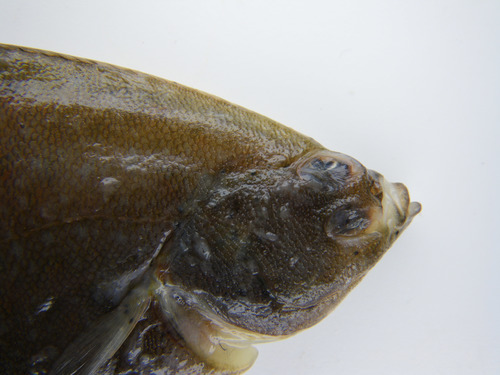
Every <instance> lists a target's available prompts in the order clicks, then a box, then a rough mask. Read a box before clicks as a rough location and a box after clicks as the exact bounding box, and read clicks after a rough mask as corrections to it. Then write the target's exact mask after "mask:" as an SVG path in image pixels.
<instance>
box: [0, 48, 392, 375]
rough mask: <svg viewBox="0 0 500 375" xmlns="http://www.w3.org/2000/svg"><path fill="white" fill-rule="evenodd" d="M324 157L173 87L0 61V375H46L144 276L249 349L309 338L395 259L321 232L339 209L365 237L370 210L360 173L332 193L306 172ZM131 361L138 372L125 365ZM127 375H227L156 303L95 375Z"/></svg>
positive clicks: (46, 56)
mask: <svg viewBox="0 0 500 375" xmlns="http://www.w3.org/2000/svg"><path fill="white" fill-rule="evenodd" d="M323 151H324V148H323V147H322V146H321V145H319V144H318V143H317V142H315V141H314V140H312V139H310V138H308V137H305V136H303V135H301V134H298V133H296V132H295V131H293V130H291V129H289V128H287V127H284V126H283V125H280V124H278V123H276V122H274V121H272V120H270V119H267V118H265V117H263V116H260V115H258V114H256V113H254V112H251V111H248V110H246V109H243V108H241V107H238V106H235V105H233V104H231V103H228V102H226V101H224V100H221V99H219V98H216V97H213V96H210V95H208V94H205V93H202V92H199V91H196V90H193V89H190V88H186V87H183V86H181V85H179V84H176V83H174V82H169V81H166V80H163V79H160V78H156V77H152V76H149V75H146V74H143V73H139V72H135V71H131V70H127V69H123V68H118V67H115V66H111V65H107V64H103V63H98V62H93V61H88V60H84V59H79V58H74V57H69V56H63V55H59V54H55V53H51V52H45V51H39V50H33V49H27V48H21V47H14V46H6V45H2V46H0V180H1V184H0V202H1V206H0V290H1V301H0V372H1V373H10V374H24V373H28V372H29V371H31V372H35V371H38V372H39V373H48V372H49V371H50V369H51V367H52V366H53V364H54V362H55V361H56V360H57V358H58V357H59V356H60V355H61V353H62V352H63V351H64V349H65V348H66V347H67V346H68V345H69V344H70V343H72V342H73V341H74V340H75V339H76V338H77V337H78V336H79V335H80V334H81V333H82V332H84V331H85V329H86V328H88V327H89V326H91V325H92V323H93V322H95V321H96V320H98V319H99V318H100V317H102V316H103V315H105V314H106V313H108V312H109V311H112V310H113V308H115V307H116V306H117V305H118V304H119V303H120V301H121V299H122V298H123V297H124V296H125V295H126V294H127V292H128V291H129V290H130V289H131V288H133V287H134V285H136V284H137V283H138V280H140V279H141V278H143V277H144V274H154V275H156V276H157V277H158V279H159V280H161V281H162V282H164V283H169V284H172V285H176V286H179V288H181V289H182V290H183V291H187V293H191V292H192V293H194V294H195V295H196V296H197V298H199V299H200V300H202V301H203V302H204V303H206V304H207V306H209V307H210V308H211V309H212V310H213V311H214V312H215V313H216V314H218V315H219V316H220V317H222V319H224V320H225V321H228V322H231V323H232V324H235V325H237V326H239V327H242V328H245V329H248V330H250V331H254V332H258V333H262V334H267V335H288V334H292V333H295V332H297V331H298V330H301V329H304V328H307V327H309V326H311V325H313V324H315V323H317V322H318V321H319V320H320V319H322V318H323V317H324V316H325V315H326V314H327V313H328V312H329V311H331V310H332V309H333V308H334V307H335V305H336V304H337V303H338V302H339V301H340V300H341V299H342V297H343V296H345V294H346V293H347V292H348V291H349V290H350V289H351V288H352V287H353V286H354V285H355V284H356V283H357V282H359V280H360V279H361V278H362V276H363V275H364V274H365V273H366V272H367V270H368V269H369V268H371V267H372V266H373V265H374V264H375V263H376V261H377V260H378V259H379V258H380V257H381V256H382V254H383V253H384V252H385V250H386V249H387V248H388V247H389V245H390V242H391V241H392V240H390V239H389V238H388V237H387V236H386V235H385V234H384V233H382V234H378V235H374V236H369V237H367V238H365V239H364V240H363V241H362V242H358V241H353V240H352V239H354V238H355V235H357V234H359V233H357V232H356V231H355V230H353V231H354V232H353V234H352V236H351V237H350V235H351V233H348V232H349V231H351V229H342V228H338V225H337V227H335V225H336V224H338V223H334V224H335V225H334V227H335V228H336V229H334V233H333V234H332V231H331V228H330V229H328V228H329V227H328V225H329V224H328V223H331V220H332V219H331V218H332V215H335V213H336V212H338V211H339V210H342V209H343V208H344V207H349V209H354V210H356V212H357V213H358V214H359V215H361V213H364V214H366V215H365V216H366V217H365V220H366V221H369V220H370V213H372V212H373V211H374V210H378V209H380V206H381V201H380V196H379V193H380V191H379V189H378V188H377V185H376V181H375V180H374V179H373V177H372V176H371V175H370V174H369V173H368V172H367V171H366V169H364V167H362V166H361V165H360V164H359V163H357V162H356V161H355V160H353V159H348V161H347V162H346V165H347V166H348V168H347V169H346V171H347V172H346V173H349V172H348V170H349V168H351V167H352V166H356V168H358V169H359V170H360V171H361V172H359V173H357V174H356V175H355V176H351V177H352V178H346V179H345V180H343V181H342V182H339V181H337V180H336V179H335V178H333V177H332V176H330V175H329V172H328V171H323V170H321V169H322V168H321V166H319V167H318V166H317V165H316V164H315V165H316V166H313V167H311V165H312V164H311V163H316V162H317V161H318V158H316V157H314V155H315V153H321V152H323ZM311 155H312V156H311ZM346 158H347V157H346ZM311 168H312V169H311ZM314 168H317V169H318V170H317V171H315V170H314ZM301 171H305V172H303V173H301ZM334 217H336V216H334ZM340 224H342V225H343V224H344V223H340ZM340 224H339V225H340ZM337 234H338V235H339V236H338V237H337V236H336V235H337ZM148 262H151V264H150V265H149V266H148V264H149V263H148ZM144 265H146V266H144ZM141 266H142V268H141ZM139 269H140V271H138V270H139ZM124 275H125V276H124ZM127 275H128V276H127ZM146 331H147V332H146ZM140 334H142V338H141V340H139V339H138V336H139V335H140ZM139 341H140V342H139ZM133 345H136V346H138V347H140V349H141V350H140V353H141V354H140V356H143V357H144V358H146V357H147V358H148V361H143V362H142V364H140V363H139V362H140V361H139V360H137V359H135V360H130V358H128V357H127V355H128V353H129V352H130V350H131V348H132V346H133ZM127 358H128V359H127ZM134 361H135V362H134ZM183 361H186V362H183ZM146 362H147V366H146V365H145V364H144V363H146ZM148 366H149V367H148ZM129 369H134V370H136V371H138V372H140V373H141V372H147V370H148V369H149V370H151V369H164V370H168V371H169V372H170V373H179V374H198V373H199V374H202V373H225V372H224V371H221V372H218V370H216V369H213V368H211V367H210V366H208V365H206V364H204V363H202V362H201V361H199V360H197V359H196V356H195V355H194V354H193V353H192V352H191V351H190V349H189V348H188V347H187V346H186V345H185V343H184V341H183V339H182V337H180V336H179V334H178V333H177V332H175V329H173V327H172V326H171V324H170V323H169V322H168V319H165V317H164V316H163V315H162V314H161V313H160V312H159V306H158V303H157V301H156V300H155V299H154V298H153V299H152V301H151V303H150V305H149V308H148V310H147V312H146V313H145V316H144V319H143V320H141V321H140V322H139V324H138V325H137V327H136V328H135V330H134V332H133V333H132V334H131V335H130V337H129V339H128V340H127V342H125V343H124V344H123V346H122V348H121V349H120V350H119V351H118V352H117V353H116V355H115V356H114V357H113V359H112V360H111V361H110V362H109V363H108V364H107V365H106V367H105V369H104V370H103V371H104V372H103V373H109V374H111V373H120V371H127V370H129Z"/></svg>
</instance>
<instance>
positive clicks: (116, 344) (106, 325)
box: [50, 285, 151, 375]
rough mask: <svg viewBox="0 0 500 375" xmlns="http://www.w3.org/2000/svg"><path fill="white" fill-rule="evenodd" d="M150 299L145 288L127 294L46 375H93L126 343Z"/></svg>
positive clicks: (75, 342)
mask: <svg viewBox="0 0 500 375" xmlns="http://www.w3.org/2000/svg"><path fill="white" fill-rule="evenodd" d="M150 298H151V297H150V296H149V293H148V290H147V287H145V286H142V285H141V286H138V287H136V288H135V289H133V290H131V291H130V293H129V294H128V295H127V296H126V297H125V298H124V299H123V301H122V302H121V303H120V305H118V307H116V308H115V309H114V310H112V311H110V312H109V313H108V314H107V315H105V316H104V317H103V318H102V319H101V320H100V321H98V322H97V323H96V324H94V325H92V326H90V327H89V329H88V330H87V331H86V332H85V333H83V334H82V335H80V336H79V337H78V338H77V339H76V340H75V341H73V342H72V343H71V344H70V345H69V346H68V347H67V348H66V350H65V351H64V352H63V354H62V355H61V357H60V358H59V359H58V360H57V362H56V363H55V365H54V367H53V368H52V370H51V372H50V374H51V375H66V374H78V375H87V374H94V373H95V372H96V371H97V370H98V369H99V368H100V367H101V366H102V365H104V364H105V363H106V361H108V360H109V359H110V358H111V357H112V356H113V355H114V354H115V352H116V351H117V350H118V349H119V348H120V346H121V345H122V344H123V342H124V341H125V340H126V339H127V337H128V336H129V334H130V332H132V330H133V329H134V327H135V325H136V324H137V322H138V321H139V319H140V318H141V317H142V315H143V314H144V312H145V311H146V309H147V307H148V304H149V302H150Z"/></svg>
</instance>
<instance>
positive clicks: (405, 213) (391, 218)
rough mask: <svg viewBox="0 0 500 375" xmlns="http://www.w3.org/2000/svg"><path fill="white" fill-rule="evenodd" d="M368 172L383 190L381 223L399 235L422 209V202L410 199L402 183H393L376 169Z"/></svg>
mask: <svg viewBox="0 0 500 375" xmlns="http://www.w3.org/2000/svg"><path fill="white" fill-rule="evenodd" d="M368 174H369V175H370V177H371V178H372V179H373V180H374V181H375V182H376V183H377V184H378V185H379V186H380V188H381V189H382V192H383V198H382V215H381V217H380V218H379V221H380V224H382V225H384V226H386V227H387V228H388V229H389V230H390V231H391V232H394V233H396V235H399V233H401V232H402V231H403V230H404V229H405V228H406V227H407V226H408V225H409V224H410V222H411V221H412V219H413V217H415V215H417V214H418V213H419V212H420V211H421V209H422V206H421V204H420V203H418V202H411V201H410V194H409V193H408V189H407V188H406V186H405V185H403V184H402V183H399V182H396V183H391V182H389V181H387V180H386V179H385V178H384V176H382V175H381V174H380V173H378V172H375V171H371V170H370V171H368Z"/></svg>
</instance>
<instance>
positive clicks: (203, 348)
mask: <svg viewBox="0 0 500 375" xmlns="http://www.w3.org/2000/svg"><path fill="white" fill-rule="evenodd" d="M157 299H158V301H159V302H160V306H161V310H162V312H163V314H164V316H165V318H166V319H168V320H169V321H170V323H171V324H172V325H173V327H174V328H175V330H176V331H177V332H178V334H179V335H180V336H181V337H182V339H183V340H184V342H185V343H186V345H187V346H188V347H189V348H190V349H191V350H192V351H193V352H194V353H195V354H196V355H197V356H198V357H199V358H200V359H201V360H202V361H204V362H205V363H207V364H208V365H210V366H211V367H213V368H214V369H217V370H218V371H222V372H228V373H240V372H243V371H245V370H247V369H248V368H249V367H251V366H252V364H253V363H254V362H255V360H256V359H257V355H258V351H257V349H255V348H254V347H253V346H252V344H254V343H259V342H268V341H275V340H277V339H279V338H280V337H275V336H266V335H262V334H257V333H254V332H250V331H247V330H245V329H243V328H240V327H236V326H234V325H232V324H230V323H228V322H225V321H223V320H222V319H221V318H219V317H218V316H216V315H215V314H214V313H213V312H211V310H210V309H209V308H208V307H207V306H206V305H204V304H203V302H201V301H199V300H198V299H197V297H196V296H194V295H192V294H190V293H188V292H184V291H182V290H180V289H179V288H176V287H171V286H162V287H160V288H158V289H157Z"/></svg>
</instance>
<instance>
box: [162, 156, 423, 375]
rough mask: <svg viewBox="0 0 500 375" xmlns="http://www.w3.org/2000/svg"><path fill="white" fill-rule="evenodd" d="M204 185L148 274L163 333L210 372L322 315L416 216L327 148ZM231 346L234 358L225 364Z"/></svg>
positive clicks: (383, 185) (394, 192) (395, 194)
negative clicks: (173, 334)
mask: <svg viewBox="0 0 500 375" xmlns="http://www.w3.org/2000/svg"><path fill="white" fill-rule="evenodd" d="M208 190H209V192H208V193H207V194H206V195H205V196H204V198H201V199H198V200H197V201H196V203H195V208H193V209H192V212H195V213H190V215H189V218H188V219H187V220H186V221H185V222H184V223H183V224H182V225H179V228H178V230H177V231H176V233H175V235H174V238H173V240H172V241H171V243H170V248H169V250H168V251H167V252H165V256H164V257H163V261H162V264H161V265H160V267H159V272H158V275H159V280H160V283H161V285H162V287H161V288H160V289H161V290H162V292H161V293H160V294H161V296H162V300H163V301H166V302H164V303H163V306H164V310H165V311H167V312H168V313H167V314H170V316H173V321H174V322H175V323H174V326H176V327H177V330H178V331H179V332H181V336H183V337H184V338H185V339H186V340H187V341H189V340H191V344H189V346H191V347H193V348H197V349H196V350H197V351H196V352H197V353H198V355H200V356H201V357H202V358H204V359H206V360H207V361H208V362H210V361H212V362H211V363H215V364H216V365H217V366H219V367H227V366H226V364H227V363H233V364H234V363H237V366H236V367H237V368H244V367H245V366H249V365H250V364H251V362H252V361H253V360H254V359H255V355H254V354H252V353H254V352H253V351H252V350H251V349H250V347H251V343H255V342H262V341H271V340H275V339H280V338H284V337H287V336H289V335H292V334H295V333H297V332H299V331H301V330H303V329H305V328H308V327H310V326H312V325H314V324H316V323H318V322H319V321H320V320H322V319H323V318H324V317H325V316H326V315H328V313H330V312H331V311H332V310H333V309H334V308H335V306H337V305H338V303H339V302H340V301H341V300H342V299H343V298H344V297H345V296H346V294H347V293H348V292H349V291H350V290H351V289H352V288H353V287H354V286H355V285H357V283H358V282H359V281H360V280H361V279H362V278H363V276H365V275H366V273H367V272H368V271H369V270H370V269H371V268H372V267H373V266H374V265H375V264H376V263H377V261H378V260H379V259H380V258H381V257H382V255H383V254H384V253H385V252H386V251H387V249H388V248H389V247H390V246H391V244H392V243H393V242H394V241H395V240H396V238H397V237H398V236H399V235H400V234H401V232H402V231H403V230H404V229H405V228H406V227H407V226H408V224H409V223H410V222H411V220H412V219H413V217H414V216H415V215H416V214H417V213H418V212H419V211H420V204H419V203H416V202H413V203H411V202H410V199H409V194H408V190H407V189H406V187H405V186H404V185H403V184H400V183H396V184H393V183H390V182H388V181H387V180H386V179H385V178H384V177H383V176H382V175H381V174H379V173H377V172H374V171H371V170H367V169H366V168H365V167H364V166H363V165H362V164H361V163H359V162H358V161H357V160H355V159H353V158H351V157H349V156H347V155H344V154H341V153H337V152H332V151H328V150H319V151H313V152H310V153H308V154H305V155H303V156H301V157H299V158H297V159H296V160H295V161H293V162H292V163H290V164H289V165H286V166H282V167H279V168H261V169H255V170H245V171H234V172H227V171H224V173H222V174H221V175H220V176H219V178H218V179H217V182H216V183H215V184H212V185H211V188H210V189H208ZM208 190H207V191H208ZM186 312H187V313H186ZM186 317H189V318H186ZM193 317H195V318H193ZM201 322H203V323H201ZM200 326H203V327H205V328H206V329H197V330H196V333H193V329H192V327H200ZM207 327H209V328H207ZM200 332H204V333H200ZM193 337H195V339H193ZM200 337H204V339H201V338H200ZM200 343H204V344H200ZM221 343H222V344H223V345H224V350H222V351H221V350H220V348H219V347H222V344H221ZM200 347H201V348H202V349H200ZM242 347H244V348H246V349H245V350H243V352H242V353H244V354H242V355H241V356H240V357H241V358H244V360H243V362H241V361H240V360H234V358H235V357H233V359H231V360H229V359H227V358H226V357H227V356H228V355H229V354H228V353H230V351H228V348H233V349H234V348H236V349H235V350H236V352H238V353H239V352H241V348H242ZM213 353H219V354H217V355H215V354H213ZM249 353H250V354H249ZM240 354H241V353H240ZM238 355H239V354H238ZM235 356H236V357H237V355H236V354H235ZM210 358H212V359H210ZM214 358H215V359H214ZM221 358H223V359H221ZM226 362H227V363H226ZM221 363H223V365H221ZM242 363H243V364H242Z"/></svg>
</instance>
